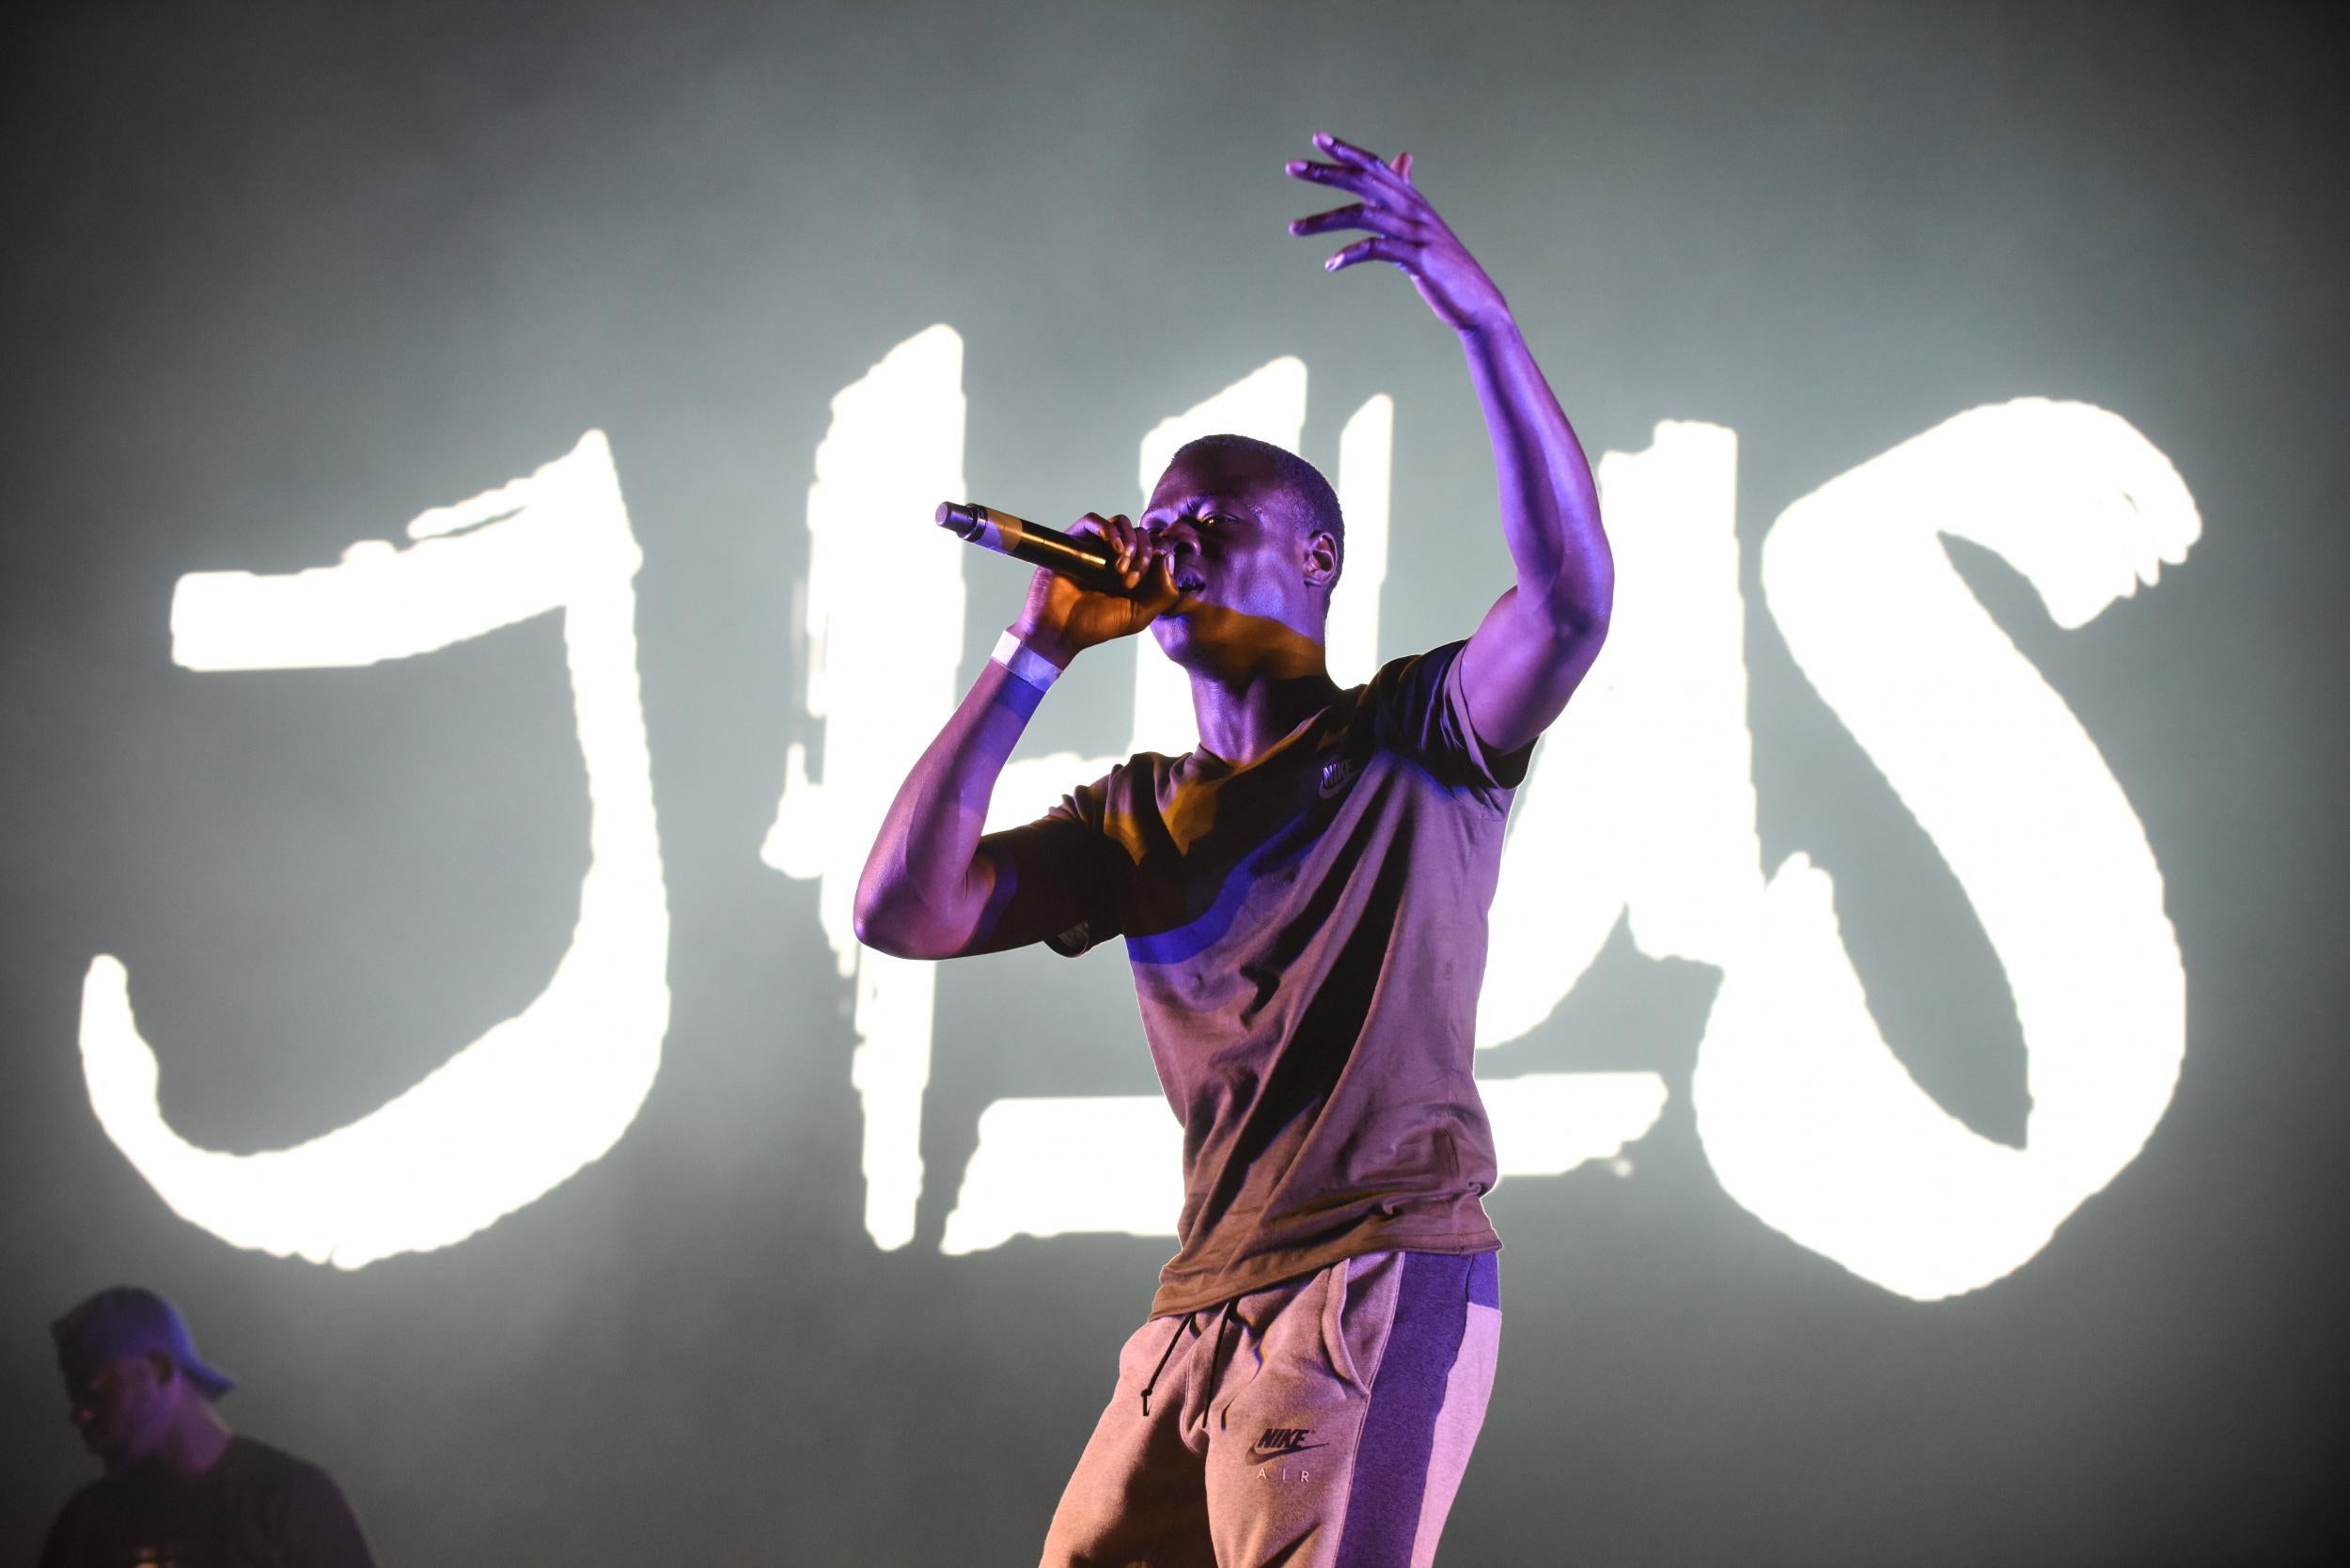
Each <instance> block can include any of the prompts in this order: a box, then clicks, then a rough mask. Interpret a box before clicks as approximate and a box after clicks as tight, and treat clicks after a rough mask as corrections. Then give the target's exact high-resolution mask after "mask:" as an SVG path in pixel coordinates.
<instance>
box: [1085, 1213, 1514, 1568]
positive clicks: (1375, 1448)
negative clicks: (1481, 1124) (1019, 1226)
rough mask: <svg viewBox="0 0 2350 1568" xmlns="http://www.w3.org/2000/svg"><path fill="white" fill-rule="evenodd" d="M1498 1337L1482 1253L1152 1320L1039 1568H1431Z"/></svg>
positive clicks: (1492, 1284) (1397, 1265) (1478, 1418)
mask: <svg viewBox="0 0 2350 1568" xmlns="http://www.w3.org/2000/svg"><path fill="white" fill-rule="evenodd" d="M1500 1342H1501V1295H1500V1276H1499V1272H1498V1270H1497V1268H1496V1262H1495V1258H1494V1255H1493V1254H1492V1253H1490V1252H1487V1253H1480V1254H1475V1255H1472V1256H1468V1257H1451V1256H1447V1255H1444V1254H1440V1253H1434V1252H1374V1253H1370V1254H1367V1255H1365V1256H1363V1257H1359V1258H1351V1259H1348V1260H1345V1261H1344V1262H1338V1263H1334V1264H1332V1265H1331V1266H1330V1267H1328V1268H1325V1269H1324V1270H1323V1271H1322V1272H1320V1273H1319V1274H1312V1275H1308V1276H1306V1277H1305V1278H1299V1279H1291V1280H1285V1281H1283V1282H1282V1283H1280V1284H1278V1285H1274V1286H1270V1287H1268V1288H1267V1289H1264V1290H1261V1291H1253V1292H1251V1293H1249V1294H1246V1295H1244V1296H1239V1297H1236V1298H1234V1299H1233V1300H1230V1301H1228V1302H1226V1303H1224V1304H1223V1305H1222V1306H1219V1307H1211V1308H1208V1309H1204V1310H1201V1311H1198V1312H1188V1313H1176V1314H1173V1315H1170V1316H1167V1317H1158V1318H1152V1320H1151V1321H1150V1322H1148V1323H1146V1324H1144V1325H1142V1327H1141V1328H1139V1329H1137V1330H1136V1333H1135V1335H1134V1337H1133V1338H1132V1339H1130V1340H1128V1341H1126V1347H1125V1349H1124V1350H1123V1351H1121V1352H1120V1354H1119V1357H1118V1389H1117V1392H1116V1393H1115V1394H1113V1395H1112V1396H1111V1398H1110V1403H1109V1406H1108V1408H1106V1409H1105V1410H1104V1411H1103V1412H1102V1419H1101V1421H1100V1422H1099V1423H1098V1424H1097V1425H1096V1426H1095V1427H1094V1429H1093V1437H1092V1439H1091V1441H1089V1442H1088V1443H1087V1444H1086V1450H1085V1454H1084V1456H1083V1457H1082V1458H1080V1459H1079V1460H1078V1461H1077V1468H1076V1472H1075V1473H1074V1474H1073V1475H1072V1476H1071V1477H1070V1478H1069V1486H1068V1489H1067V1490H1066V1491H1065V1492H1063V1493H1062V1495H1061V1499H1060V1507H1059V1508H1058V1509H1057V1510H1056V1511H1055V1512H1054V1514H1053V1525H1052V1529H1050V1530H1049V1531H1048V1532H1047V1533H1046V1535H1045V1538H1044V1558H1043V1562H1044V1568H1078V1565H1085V1568H1132V1565H1135V1564H1143V1565H1146V1568H1265V1565H1267V1564H1273V1563H1278V1564H1282V1565H1284V1568H1405V1565H1406V1564H1409V1565H1410V1568H1425V1565H1426V1564H1428V1563H1430V1562H1432V1561H1434V1558H1435V1554H1436V1537H1437V1536H1438V1535H1439V1534H1440V1533H1442V1531H1443V1529H1444V1521H1445V1515H1446V1513H1449V1511H1450V1509H1451V1507H1452V1497H1453V1494H1454V1493H1455V1492H1457V1491H1458V1490H1459V1489H1460V1485H1461V1475H1462V1472H1463V1471H1464V1470H1465V1469H1466V1468H1467V1466H1468V1457H1469V1450H1470V1449H1471V1448H1473V1447H1474V1446H1475V1445H1476V1442H1477V1431H1478V1428H1479V1427H1480V1426H1481V1424H1483V1421H1484V1419H1485V1402H1486V1400H1487V1398H1488V1397H1489V1396H1490V1395H1491V1394H1492V1392H1493V1382H1494V1358H1495V1356H1496V1352H1497V1351H1498V1350H1499V1348H1500Z"/></svg>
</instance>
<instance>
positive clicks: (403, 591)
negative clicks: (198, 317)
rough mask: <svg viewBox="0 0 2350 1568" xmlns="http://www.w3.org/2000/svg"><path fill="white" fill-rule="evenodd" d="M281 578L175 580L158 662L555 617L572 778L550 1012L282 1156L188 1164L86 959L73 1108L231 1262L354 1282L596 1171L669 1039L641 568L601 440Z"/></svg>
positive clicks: (120, 981)
mask: <svg viewBox="0 0 2350 1568" xmlns="http://www.w3.org/2000/svg"><path fill="white" fill-rule="evenodd" d="M408 535H409V538H410V539H412V540H414V541H416V542H415V544H414V545H413V546H411V547H410V548H407V549H404V550H403V549H395V548H394V547H393V546H392V545H391V544H390V543H389V542H387V541H379V540H370V541H363V542H361V543H358V544H354V545H352V547H351V548H350V549H349V550H348V551H346V552H345V553H344V557H343V559H342V561H341V562H340V564H338V565H336V566H332V567H325V568H321V569H318V570H315V571H309V572H295V573H292V574H291V575H288V576H274V577H261V576H256V575H254V574H252V573H250V572H197V573H193V574H191V575H189V576H186V577H183V578H181V579H180V584H179V588H178V590H177V592H176V593H175V594H174V596H173V600H172V610H171V630H172V658H173V660H174V661H175V662H176V663H178V664H180V665H182V666H186V667H188V668H190V669H198V670H238V669H317V668H349V667H352V666H359V665H369V664H374V663H376V662H377V661H379V660H384V659H399V658H410V657H414V656H415V655H417V654H422V653H430V652H432V651H434V650H436V649H441V648H446V647H448V646H449V645H450V644H451V643H455V642H458V641H461V640H462V639H464V638H467V637H475V636H479V635H482V634H483V633H485V632H490V631H493V630H495V629H496V628H498V627H501V626H508V625H511V624H513V623H514V622H516V621H520V620H523V619H527V618H529V617H531V616H535V615H540V614H543V613H545V612H546V611H549V610H559V611H561V612H562V615H563V637H564V649H565V653H566V657H567V661H568V663H569V666H570V669H571V678H572V702H573V705H574V712H575V714H576V717H577V719H578V724H579V744H580V750H581V752H582V754H583V755H584V757H585V759H586V761H587V794H588V801H589V810H590V817H589V825H588V845H589V851H590V859H589V864H588V870H587V876H586V878H585V880H584V881H583V882H582V883H581V886H580V897H579V922H578V926H577V928H576V929H575V931H574V932H573V933H572V945H571V947H570V949H569V950H568V951H566V952H565V954H564V956H563V958H562V960H561V962H559V963H558V964H556V969H555V973H554V975H553V977H552V978H551V979H550V980H548V983H547V986H546V989H545V990H544V991H543V992H542V993H540V996H538V997H537V999H535V1000H534V1001H533V1002H532V1003H531V1004H530V1005H529V1006H528V1007H527V1008H525V1010H524V1011H522V1013H521V1014H519V1015H518V1016H516V1017H513V1018H509V1019H508V1020H506V1021H505V1022H503V1023H500V1024H498V1025H496V1026H494V1027H492V1028H491V1029H490V1030H489V1031H488V1032H487V1033H485V1034H484V1035H482V1037H481V1038H480V1039H479V1040H477V1041H475V1042H474V1043H472V1044H470V1045H467V1046H465V1047H464V1048H463V1049H462V1050H461V1051H459V1052H458V1053H457V1054H456V1055H455V1056H453V1057H451V1058H449V1060H448V1061H447V1062H446V1064H445V1065H443V1066H442V1067H440V1068H439V1069H437V1070H436V1071H434V1072H433V1073H432V1074H430V1075H429V1076H427V1077H426V1078H424V1079H423V1080H422V1081H421V1082H419V1083H417V1084H416V1085H415V1087H414V1088H412V1089H410V1090H408V1091H407V1092H405V1093H403V1094H401V1095H399V1097H398V1098H396V1099H394V1100H393V1101H391V1102H390V1103H389V1104H387V1105H383V1106H381V1107H380V1108H378V1109H377V1110H375V1111H373V1112H371V1113H369V1114H368V1115H367V1116H365V1117H362V1118H361V1119H360V1120H358V1121H354V1122H352V1124H350V1125H349V1126H346V1127H340V1128H337V1129H336V1130H335V1131H333V1132H330V1133H326V1134H324V1135H322V1136H321V1137H316V1138H313V1139H311V1140H310V1141H308V1142H306V1143H304V1144H301V1145H299V1146H297V1147H295V1148H291V1149H284V1150H276V1151H273V1152H266V1153H260V1154H252V1155H237V1154H227V1153H221V1152H216V1151H212V1150H207V1149H199V1148H196V1146H194V1145H192V1144H190V1143H189V1142H187V1141H186V1140H185V1139H183V1138H181V1137H180V1136H179V1135H178V1134H177V1133H175V1132H173V1131H172V1129H171V1128H170V1127H169V1126H168V1125H167V1124H166V1123H165V1122H164V1119H163V1114H162V1111H161V1108H160V1106H159V1105H158V1102H157V1095H156V1090H157V1064H156V1059H155V1055H154V1052H153V1051H152V1050H151V1049H149V1046H148V1044H147V1043H146V1042H145V1041H144V1040H142V1039H141V1038H140V1036H139V1033H138V1030H137V1027H136V1025H135V1024H134V1023H133V1019H132V1016H131V1004H130V977H129V975H128V973H127V972H126V971H125V969H124V968H123V965H122V964H121V963H120V962H119V961H118V960H117V959H114V958H112V957H107V956H101V957H99V958H97V959H94V960H93V961H92V962H91V964H90V966H89V973H88V976H87V978H86V980H85V981H84V984H83V992H82V1029H81V1037H82V1065H83V1072H84V1074H85V1076H86V1080H87V1082H88V1086H89V1094H90V1104H91V1105H92V1106H93V1107H94V1108H95V1109H96V1111H97V1113H98V1120H99V1121H100V1123H101V1124H102V1126H103V1127H104V1128H105V1131H106V1135H107V1137H110V1138H112V1139H113V1140H114V1142H115V1144H116V1146H117V1147H118V1148H119V1149H120V1150H121V1151H122V1152H123V1153H124V1154H126V1155H127V1156H129V1158H130V1160H131V1163H132V1164H133V1166H135V1167H137V1168H138V1170H139V1171H140V1173H141V1174H142V1175H144V1176H145V1177H146V1178H147V1179H148V1181H149V1182H150V1183H152V1184H154V1187H155V1190H156V1191H157V1192H158V1193H160V1194H162V1195H163V1198H164V1201H165V1202H166V1203H168V1204H170V1205H171V1207H172V1208H173V1209H175V1210H176V1211H178V1212H179V1213H180V1215H182V1216H184V1217H185V1218H187V1219H188V1220H190V1221H192V1222H193V1223H195V1224H196V1225H199V1226H202V1227H203V1228H204V1229H205V1230H207V1231H211V1232H212V1233H213V1234H215V1235H217V1236H219V1237H221V1238H222V1239H223V1240H225V1241H227V1242H229V1243H230V1244H232V1245H234V1246H237V1247H253V1248H257V1249H258V1250H261V1251H265V1252H272V1253H276V1254H278V1255H281V1256H284V1255H289V1254H291V1255H295V1256H299V1257H303V1258H306V1259H308V1260H310V1261H311V1262H335V1263H337V1264H339V1265H341V1266H342V1267H345V1268H358V1267H360V1266H362V1265H364V1264H367V1263H369V1262H374V1261H375V1260H377V1259H379V1258H384V1257H389V1256H391V1255H393V1254H395V1253H400V1252H415V1251H421V1250H425V1249H427V1248H431V1247H446V1246H448V1245H449V1244H450V1243H452V1242H458V1241H462V1240H463V1239H464V1238H465V1237H467V1236H469V1235H472V1234H473V1233H474V1232H475V1231H479V1230H480V1229H481V1228H482V1227H484V1226H486V1225H489V1224H491V1223H492V1222H493V1221H495V1220H496V1219H498V1218H499V1217H500V1216H501V1215H507V1214H510V1213H512V1212H513V1211H514V1210H516V1209H519V1208H521V1207H523V1206H524V1205H525V1204H527V1203H530V1202H532V1201H533V1200H537V1199H538V1198H540V1197H541V1196H543V1195H544V1194H545V1193H546V1192H548V1191H549V1190H550V1189H552V1188H553V1187H555V1186H556V1184H559V1183H561V1182H562V1181H564V1180H565V1179H566V1178H568V1177H569V1176H571V1175H572V1173H573V1172H574V1171H576V1170H578V1169H579V1168H581V1167H582V1166H585V1165H587V1163H588V1162H589V1161H591V1160H594V1159H596V1158H598V1157H599V1156H601V1155H602V1154H603V1152H605V1151H606V1150H608V1149H610V1148H611V1147H612V1145H613V1144H614V1143H615V1142H617V1141H618V1140H619V1137H620V1135H621V1134H622V1133H624V1132H626V1131H627V1130H628V1126H629V1123H630V1122H631V1121H633V1120H634V1119H635V1115H636V1111H637V1107H638V1106H639V1105H641V1104H643V1102H644V1098H645V1094H646V1091H647V1090H650V1088H651V1086H652V1080H653V1074H654V1073H655V1071H656V1070H657V1068H658V1067H659V1064H660V1059H661V1041H662V1036H663V1034H664V1033H665V1032H666V1030H667V1027H668V1015H669V993H668V985H667V981H666V965H667V958H668V941H669V917H668V908H667V903H666V899H665V896H664V893H663V888H662V872H661V849H660V842H659V837H658V833H657V831H656V828H655V824H654V820H653V803H652V781H651V774H650V759H649V757H648V754H647V751H646V744H645V721H644V713H643V705H642V702H641V700H640V698H639V697H638V693H637V680H636V634H635V588H634V586H633V582H634V579H635V573H636V569H637V566H638V564H639V561H640V559H641V556H640V553H639V551H638V549H637V545H636V540H635V535H634V534H633V533H632V531H631V530H630V527H629V521H628V512H627V510H626V508H625V507H624V506H623V504H622V502H621V498H620V489H619V478H618V477H617V476H616V475H615V473H614V472H613V467H612V457H611V452H610V450H609V449H608V447H606V446H605V443H604V439H603V435H602V434H601V433H599V432H595V431H590V432H589V433H588V434H587V436H586V437H585V438H584V439H582V440H581V442H580V443H579V446H578V447H576V448H575V449H574V450H573V451H572V452H571V453H570V454H569V455H568V456H566V457H563V458H560V459H558V460H556V462H554V463H548V464H547V465H546V466H545V467H543V468H541V469H540V470H539V471H538V472H537V473H536V474H534V475H532V476H531V477H530V478H526V479H518V480H516V481H514V482H513V483H511V484H509V485H507V486H505V487H504V488H502V489H499V490H494V491H492V492H490V493H488V494H483V495H478V496H476V497H475V498H474V499H472V500H470V501H466V502H463V503H461V504H460V505H457V506H454V507H446V508H442V509H440V510H433V511H429V512H426V513H425V514H424V515H423V516H421V517H419V518H417V519H416V520H415V522H414V523H411V524H410V525H408Z"/></svg>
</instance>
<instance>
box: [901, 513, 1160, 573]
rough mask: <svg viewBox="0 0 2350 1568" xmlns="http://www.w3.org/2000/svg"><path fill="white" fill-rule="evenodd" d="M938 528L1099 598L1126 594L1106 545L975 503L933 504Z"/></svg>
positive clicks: (1115, 557) (1113, 557)
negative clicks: (1062, 578)
mask: <svg viewBox="0 0 2350 1568" xmlns="http://www.w3.org/2000/svg"><path fill="white" fill-rule="evenodd" d="M938 525H939V526H940V527H942V528H945V529H947V530H948V531H949V532H951V533H952V534H954V536H955V537H956V538H958V539H960V540H962V541H964V542H965V543H968V544H976V545H978V546H979V548H981V549H983V550H994V551H996V552H997V553H999V554H1002V555H1006V556H1011V557H1015V558H1016V559H1019V560H1024V561H1026V562H1027V563H1028V564H1029V565H1030V566H1041V567H1042V568H1044V569H1045V570H1046V571H1047V572H1056V573H1058V574H1059V575H1060V576H1063V577H1067V578H1069V579H1070V580H1071V581H1072V582H1074V583H1076V584H1077V585H1079V586H1080V587H1082V588H1092V589H1094V590H1096V591H1097V592H1101V593H1116V594H1124V593H1125V592H1126V585H1125V584H1124V583H1122V582H1120V580H1119V576H1118V569H1117V560H1118V557H1117V556H1116V554H1115V553H1114V552H1113V551H1112V550H1111V549H1110V546H1109V541H1107V540H1103V539H1096V538H1093V537H1091V536H1090V535H1085V534H1065V533H1062V532H1061V531H1060V530H1059V529H1058V528H1048V527H1046V526H1044V525H1042V523H1031V522H1029V521H1027V520H1026V518H1021V517H1014V516H1013V515H1012V514H1011V513H1010V512H1008V511H997V510H995V508H993V507H983V506H981V505H979V503H978V502H977V501H965V502H963V503H962V504H960V505H958V504H957V503H955V502H953V501H941V502H939V503H938Z"/></svg>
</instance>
